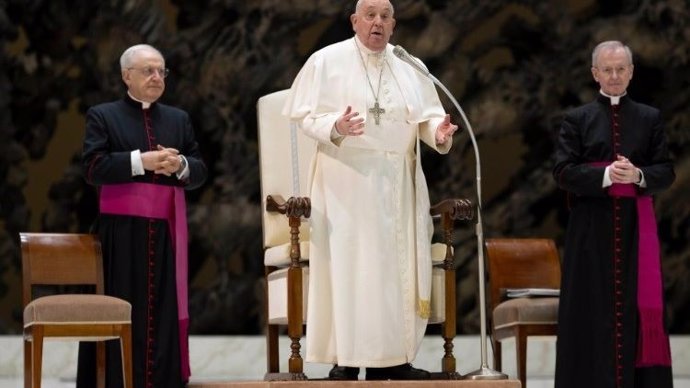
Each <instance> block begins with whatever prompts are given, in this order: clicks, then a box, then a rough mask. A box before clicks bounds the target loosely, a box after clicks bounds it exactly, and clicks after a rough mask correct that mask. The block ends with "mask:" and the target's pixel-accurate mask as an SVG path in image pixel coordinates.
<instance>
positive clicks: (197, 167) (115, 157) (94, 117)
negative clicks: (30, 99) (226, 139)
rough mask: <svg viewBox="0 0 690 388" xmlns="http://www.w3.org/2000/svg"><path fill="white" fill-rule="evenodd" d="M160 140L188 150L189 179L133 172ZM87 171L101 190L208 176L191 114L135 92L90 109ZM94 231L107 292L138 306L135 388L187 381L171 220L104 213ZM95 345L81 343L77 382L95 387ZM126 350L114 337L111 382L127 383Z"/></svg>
mask: <svg viewBox="0 0 690 388" xmlns="http://www.w3.org/2000/svg"><path fill="white" fill-rule="evenodd" d="M159 144H160V145H162V146H164V147H169V148H175V149H177V150H178V151H179V152H180V154H182V155H184V156H185V158H186V159H187V162H188V166H189V176H188V179H187V180H185V181H182V180H179V179H178V178H177V176H176V175H175V174H172V175H171V176H169V177H168V176H165V175H161V174H154V173H153V172H151V171H146V173H145V175H139V176H135V177H133V176H132V166H131V152H132V151H133V150H137V149H138V150H140V151H141V152H142V153H143V152H146V151H150V150H156V147H157V145H159ZM83 171H84V176H85V178H86V180H87V182H88V183H90V184H92V185H95V186H97V188H98V189H99V191H100V190H101V189H102V187H104V186H106V185H111V184H123V183H125V184H126V183H149V184H156V185H164V186H179V187H184V189H187V190H189V189H194V188H197V187H199V186H200V185H201V184H202V183H203V182H204V181H205V179H206V175H207V170H206V166H205V164H204V162H203V161H202V159H201V154H200V152H199V147H198V144H197V142H196V140H195V137H194V132H193V129H192V125H191V122H190V119H189V116H188V115H187V113H186V112H184V111H182V110H180V109H177V108H174V107H171V106H167V105H164V104H160V103H153V104H151V106H150V107H149V108H148V109H143V108H142V104H141V103H139V102H136V101H134V100H132V99H131V98H129V96H126V97H125V98H123V99H122V100H118V101H114V102H110V103H105V104H101V105H97V106H95V107H92V108H91V109H89V110H88V112H87V114H86V133H85V137H84V149H83ZM94 232H95V233H97V234H98V235H99V236H100V240H101V244H102V249H103V261H104V264H103V270H104V274H105V292H106V294H108V295H113V296H117V297H121V298H124V299H126V300H127V301H129V302H130V303H131V304H132V341H133V354H132V357H133V372H134V386H135V387H137V388H177V387H184V386H185V383H186V382H185V381H184V380H185V378H184V377H183V375H182V372H181V370H182V369H183V366H182V365H181V359H182V360H185V359H188V354H182V355H181V354H180V332H179V327H178V308H177V295H176V267H175V252H174V249H173V246H174V245H173V242H172V236H171V235H170V232H169V229H168V223H167V221H165V220H161V219H155V218H147V217H139V216H130V215H113V214H99V216H98V219H97V221H96V224H95V225H94ZM185 346H186V345H185ZM184 349H185V347H183V350H184ZM94 351H95V347H93V346H92V345H91V344H82V346H81V348H80V355H79V368H78V377H77V387H80V388H93V387H95V368H94V366H95V362H94V358H95V357H94V355H95V353H94ZM119 351H120V348H119V344H117V343H113V341H109V343H108V347H107V377H106V386H107V387H108V388H119V387H121V386H122V373H121V366H120V365H121V364H120V353H119Z"/></svg>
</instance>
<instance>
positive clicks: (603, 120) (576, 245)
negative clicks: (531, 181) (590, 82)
mask: <svg viewBox="0 0 690 388" xmlns="http://www.w3.org/2000/svg"><path fill="white" fill-rule="evenodd" d="M617 154H619V155H622V156H625V157H627V158H628V159H629V160H630V161H631V162H632V163H633V164H634V165H635V166H637V167H638V168H639V169H640V170H642V172H643V174H644V179H645V181H646V188H638V194H643V195H653V194H655V193H658V192H659V191H661V190H663V189H666V188H668V187H669V186H670V185H671V184H672V183H673V181H674V179H675V173H674V170H673V164H672V162H671V160H670V159H669V156H668V150H667V141H666V135H665V134H664V131H663V126H662V120H661V117H660V113H659V111H658V110H657V109H655V108H652V107H649V106H647V105H644V104H640V103H636V102H634V101H632V100H631V99H630V98H629V97H627V96H624V97H622V98H621V99H620V104H619V105H617V106H613V105H611V101H610V99H609V98H608V97H606V96H603V95H600V96H599V98H597V99H596V100H595V101H593V102H591V103H589V104H586V105H584V106H581V107H579V108H576V109H573V110H572V111H570V112H568V113H567V114H566V115H565V117H564V120H563V124H562V127H561V131H560V135H559V142H558V146H557V151H556V164H555V168H554V171H553V173H554V178H555V179H556V181H557V182H558V184H559V186H560V187H561V188H562V189H564V190H565V191H567V192H568V206H569V208H570V216H569V220H568V226H567V233H566V240H565V250H564V257H563V271H562V273H563V277H562V284H561V297H560V308H559V319H558V337H557V350H556V380H555V387H557V388H571V387H572V388H582V387H588V388H614V387H615V388H621V387H627V388H632V387H635V388H644V387H654V388H666V387H671V386H672V385H673V382H672V377H671V367H670V366H654V367H647V368H636V367H635V359H636V355H637V345H638V344H637V342H638V324H639V319H638V310H637V283H638V281H637V275H638V267H637V265H638V261H637V251H638V246H637V243H638V236H637V227H638V221H637V207H636V202H635V198H613V197H610V196H609V195H608V193H607V190H606V189H604V188H602V183H603V177H604V169H605V167H601V166H599V167H597V166H593V165H592V164H593V163H597V162H605V164H607V165H608V164H610V163H611V162H612V161H614V160H615V159H616V155H617ZM616 217H618V218H617V221H616ZM615 239H619V240H618V242H617V244H618V247H619V248H620V252H618V253H617V254H614V244H616V243H614V241H615Z"/></svg>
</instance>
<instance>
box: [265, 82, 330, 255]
mask: <svg viewBox="0 0 690 388" xmlns="http://www.w3.org/2000/svg"><path fill="white" fill-rule="evenodd" d="M288 92H289V89H285V90H281V91H278V92H274V93H271V94H267V95H265V96H263V97H261V98H259V100H258V102H257V107H256V108H257V109H256V110H257V116H258V127H259V128H258V130H259V135H258V138H259V163H260V165H259V172H260V174H261V206H262V211H261V212H262V218H261V221H262V226H263V237H264V247H271V246H276V245H280V244H284V243H287V242H289V241H290V228H289V226H288V224H287V222H286V221H285V216H284V215H280V214H277V213H274V214H270V213H268V212H267V211H266V196H268V195H282V196H283V198H285V199H288V198H289V197H291V196H295V195H298V196H302V197H307V196H309V189H308V184H309V182H308V179H309V169H310V165H311V161H312V158H313V156H314V153H315V152H316V141H315V140H313V139H311V138H309V137H307V136H306V135H304V134H303V133H302V131H301V130H299V129H297V130H296V131H295V133H296V139H297V142H296V144H294V147H295V149H294V151H295V152H296V153H297V156H298V162H299V164H298V166H299V168H298V170H299V171H298V173H299V193H295V192H294V189H293V174H294V171H292V157H293V156H292V155H293V144H292V142H291V130H290V120H289V119H288V117H287V116H285V115H283V114H282V110H283V106H284V105H285V101H286V99H287V96H288ZM308 238H309V226H308V222H305V223H303V224H302V228H301V229H300V239H302V240H304V241H306V240H308Z"/></svg>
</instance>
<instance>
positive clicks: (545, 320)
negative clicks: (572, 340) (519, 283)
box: [493, 297, 558, 330]
mask: <svg viewBox="0 0 690 388" xmlns="http://www.w3.org/2000/svg"><path fill="white" fill-rule="evenodd" d="M493 323H494V328H495V329H496V330H500V329H505V328H509V327H512V326H515V325H530V324H539V325H543V324H551V325H555V324H557V323H558V298H554V297H538V298H515V299H510V300H507V301H505V302H503V303H501V304H499V305H498V306H496V308H495V309H494V312H493Z"/></svg>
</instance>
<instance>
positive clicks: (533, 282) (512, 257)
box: [485, 238, 561, 388]
mask: <svg viewBox="0 0 690 388" xmlns="http://www.w3.org/2000/svg"><path fill="white" fill-rule="evenodd" d="M485 245H486V254H487V258H488V264H489V265H488V266H489V300H490V311H492V312H493V316H492V329H493V335H492V337H493V346H494V368H495V369H496V370H499V371H500V370H501V357H502V355H501V341H502V340H504V339H506V338H510V337H515V353H516V358H517V375H518V379H519V380H520V382H521V383H522V387H523V388H525V387H527V362H526V357H527V337H529V336H546V335H556V327H557V322H558V297H534V298H533V297H520V298H508V297H507V295H506V290H507V289H509V288H547V289H560V286H561V267H560V260H559V255H558V250H557V249H556V244H555V243H554V241H553V240H550V239H532V238H513V239H507V238H506V239H502V238H494V239H487V240H486V242H485Z"/></svg>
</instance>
